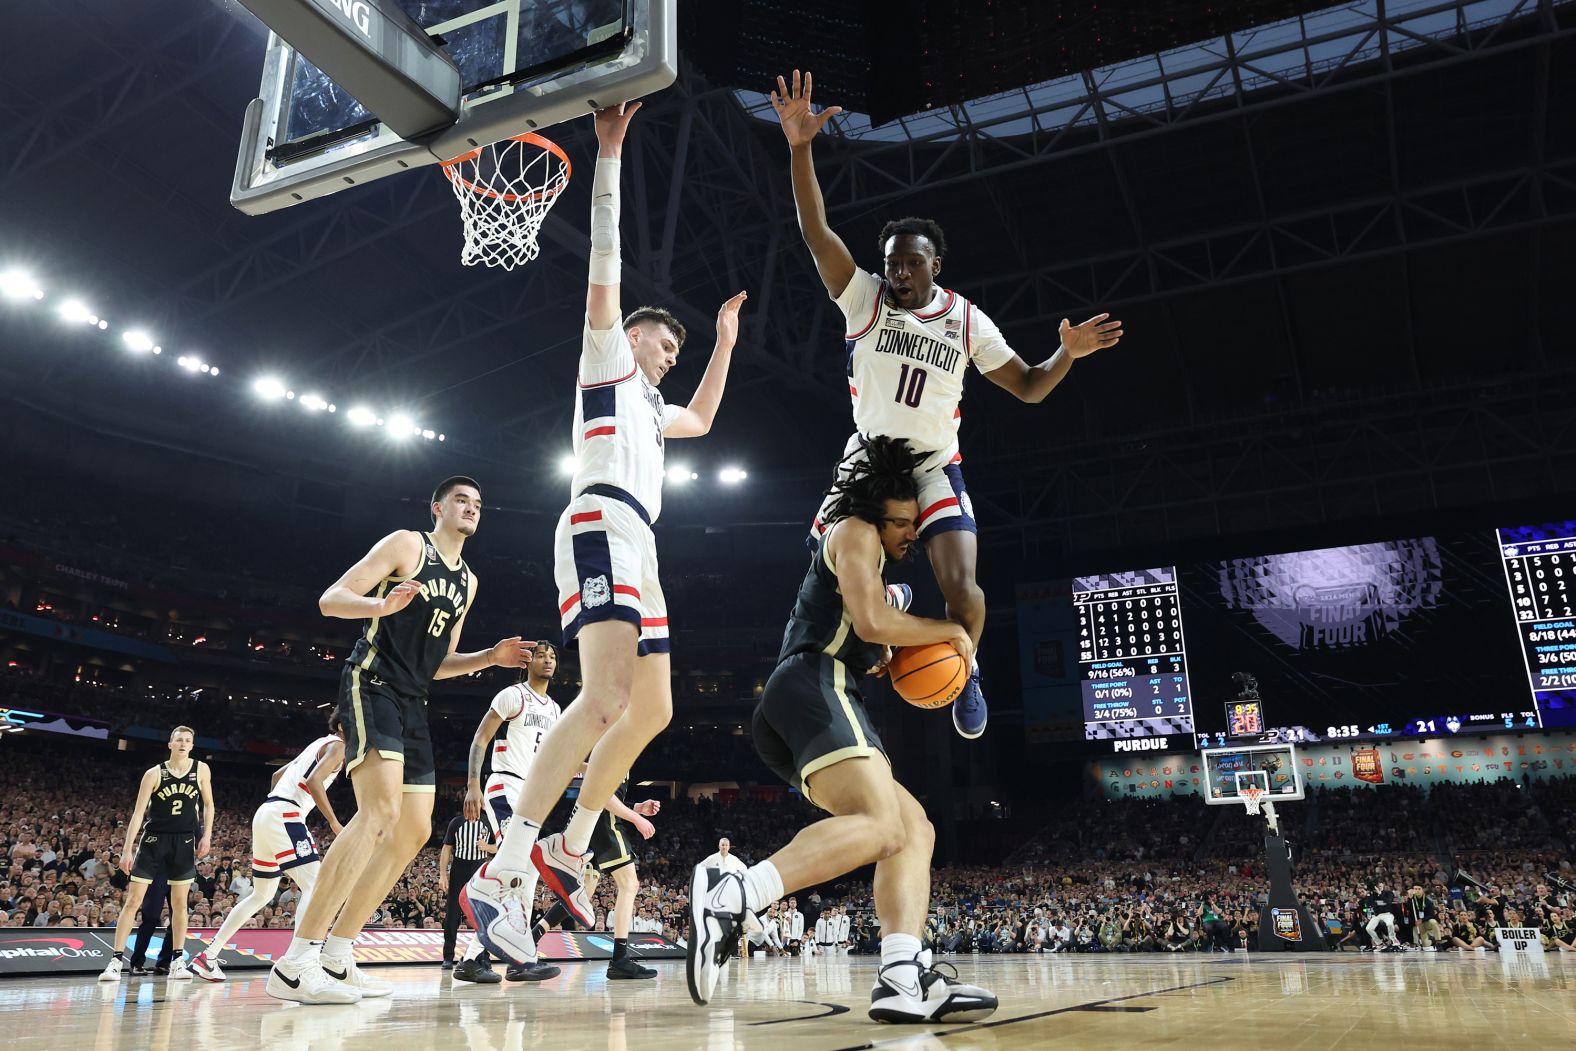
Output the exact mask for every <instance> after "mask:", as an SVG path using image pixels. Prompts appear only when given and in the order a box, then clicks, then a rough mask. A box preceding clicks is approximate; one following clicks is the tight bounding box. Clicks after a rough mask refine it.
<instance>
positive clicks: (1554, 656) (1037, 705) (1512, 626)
mask: <svg viewBox="0 0 1576 1051" xmlns="http://www.w3.org/2000/svg"><path fill="white" fill-rule="evenodd" d="M1039 588H1040V591H1039V593H1043V594H1046V595H1054V594H1068V595H1070V597H1071V601H1070V602H1062V603H1057V602H1047V601H1039V602H1026V601H1024V598H1023V593H1021V594H1020V604H1019V633H1020V642H1021V643H1022V644H1023V646H1024V648H1025V649H1026V650H1031V649H1032V648H1034V647H1038V651H1037V652H1043V650H1044V649H1045V647H1046V645H1047V640H1049V639H1053V638H1057V637H1067V636H1070V635H1073V633H1076V635H1075V636H1074V637H1075V638H1076V645H1077V657H1078V661H1077V663H1076V665H1074V664H1073V662H1068V664H1067V667H1066V668H1065V670H1064V671H1062V672H1060V673H1059V674H1060V675H1061V678H1057V677H1056V676H1054V675H1047V674H1045V669H1044V668H1043V667H1038V668H1037V667H1036V666H1035V665H1033V664H1031V663H1030V662H1027V661H1026V662H1025V664H1024V671H1025V674H1024V710H1025V722H1026V726H1027V729H1028V736H1029V739H1030V740H1031V741H1054V740H1064V741H1065V740H1069V739H1071V735H1070V733H1069V730H1070V729H1071V727H1070V725H1069V724H1070V723H1071V718H1070V717H1071V716H1072V714H1073V708H1074V706H1076V708H1077V710H1078V713H1079V715H1081V717H1082V720H1083V734H1082V736H1083V738H1084V739H1085V740H1086V741H1088V742H1090V743H1091V747H1095V748H1098V749H1099V750H1101V751H1121V752H1134V751H1146V750H1156V749H1163V748H1169V749H1172V750H1175V749H1178V748H1192V747H1206V746H1207V747H1221V746H1224V745H1227V744H1231V743H1233V742H1236V743H1252V742H1271V741H1291V742H1297V743H1302V742H1313V741H1323V740H1348V739H1367V740H1384V739H1387V738H1397V737H1416V736H1430V737H1432V736H1439V735H1449V734H1459V733H1480V732H1488V731H1497V732H1504V731H1506V730H1523V731H1526V730H1538V729H1542V728H1547V727H1570V726H1576V523H1554V524H1547V525H1537V526H1521V527H1514V528H1510V527H1507V528H1503V529H1499V530H1476V531H1472V532H1461V533H1453V534H1440V535H1437V536H1415V537H1403V538H1398V539H1389V540H1376V541H1372V542H1367V543H1359V544H1347V545H1341V546H1336V547H1328V548H1319V549H1313V550H1304V551H1286V552H1278V553H1265V554H1244V555H1241V556H1239V557H1232V558H1223V559H1215V560H1211V561H1206V562H1192V563H1184V564H1181V565H1178V566H1176V567H1162V568H1159V569H1135V570H1122V571H1109V572H1102V573H1091V574H1088V575H1085V576H1079V577H1075V578H1073V579H1072V580H1071V581H1068V582H1066V583H1064V584H1062V585H1059V586H1058V585H1055V584H1054V583H1052V584H1048V585H1041V586H1039ZM1062 588H1065V589H1066V590H1065V592H1063V591H1062V590H1061V589H1062ZM1030 597H1033V596H1032V595H1031V596H1030ZM1245 684H1246V685H1245ZM1244 698H1247V699H1250V700H1252V701H1256V702H1257V705H1258V707H1257V708H1256V709H1254V716H1255V718H1254V719H1253V720H1242V719H1233V718H1232V716H1231V712H1232V711H1234V710H1241V708H1242V701H1243V700H1244ZM1245 725H1250V726H1251V727H1252V732H1251V733H1245V732H1244V730H1243V727H1244V726H1245ZM1095 742H1099V743H1098V744H1096V743H1095Z"/></svg>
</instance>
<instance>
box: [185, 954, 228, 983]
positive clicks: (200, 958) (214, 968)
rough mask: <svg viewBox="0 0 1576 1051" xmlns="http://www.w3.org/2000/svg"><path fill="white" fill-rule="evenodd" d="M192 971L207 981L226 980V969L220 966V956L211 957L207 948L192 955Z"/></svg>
mask: <svg viewBox="0 0 1576 1051" xmlns="http://www.w3.org/2000/svg"><path fill="white" fill-rule="evenodd" d="M192 973H193V974H195V975H196V976H197V977H199V978H201V979H202V980H203V981H205V982H222V981H224V980H225V973H224V969H223V968H221V967H220V966H219V958H218V957H217V956H215V957H213V958H212V959H210V958H209V957H208V951H207V950H206V949H204V950H203V951H202V952H200V953H198V954H197V955H196V956H193V957H192Z"/></svg>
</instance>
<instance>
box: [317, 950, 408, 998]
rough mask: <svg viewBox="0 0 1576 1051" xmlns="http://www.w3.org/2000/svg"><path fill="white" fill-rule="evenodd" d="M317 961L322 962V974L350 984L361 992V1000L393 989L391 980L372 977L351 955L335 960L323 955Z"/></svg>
mask: <svg viewBox="0 0 1576 1051" xmlns="http://www.w3.org/2000/svg"><path fill="white" fill-rule="evenodd" d="M319 962H320V963H321V964H322V967H323V973H324V974H326V975H328V976H329V977H330V978H332V979H334V981H336V982H339V983H340V984H342V985H348V986H350V987H351V988H352V989H354V990H356V992H358V993H360V994H361V998H362V999H363V1000H371V999H373V998H374V997H378V996H387V995H389V994H390V993H392V992H393V991H394V984H393V983H392V982H386V981H384V980H383V979H382V978H374V977H372V976H371V975H370V974H368V973H366V972H365V971H363V970H362V969H361V968H359V967H357V966H356V961H355V959H354V958H352V957H348V956H347V957H345V958H344V959H338V960H336V959H334V958H333V957H331V956H324V957H322V958H321V960H320V961H319Z"/></svg>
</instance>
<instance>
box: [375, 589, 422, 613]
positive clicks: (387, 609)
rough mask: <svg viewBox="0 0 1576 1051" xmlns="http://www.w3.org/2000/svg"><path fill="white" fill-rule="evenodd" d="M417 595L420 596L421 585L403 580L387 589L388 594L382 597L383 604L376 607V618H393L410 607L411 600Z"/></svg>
mask: <svg viewBox="0 0 1576 1051" xmlns="http://www.w3.org/2000/svg"><path fill="white" fill-rule="evenodd" d="M419 594H421V585H420V584H418V583H416V582H415V581H414V580H405V581H401V582H400V583H398V584H395V585H394V586H393V587H392V588H390V589H389V593H388V594H387V595H384V596H383V603H382V605H380V606H379V607H378V616H380V617H389V616H393V615H394V614H395V613H398V612H399V611H400V610H402V609H404V608H405V607H406V606H408V605H410V603H411V600H412V599H414V598H415V597H416V596H417V595H419Z"/></svg>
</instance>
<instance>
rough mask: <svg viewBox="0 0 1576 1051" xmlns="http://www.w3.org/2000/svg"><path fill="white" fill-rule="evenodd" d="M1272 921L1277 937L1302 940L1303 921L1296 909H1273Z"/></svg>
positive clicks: (1295, 940) (1290, 940)
mask: <svg viewBox="0 0 1576 1051" xmlns="http://www.w3.org/2000/svg"><path fill="white" fill-rule="evenodd" d="M1270 923H1271V925H1272V926H1271V929H1272V930H1273V931H1274V932H1275V936H1276V937H1277V938H1284V939H1286V940H1287V941H1289V942H1300V941H1302V921H1301V920H1299V919H1298V918H1297V910H1296V909H1271V910H1270Z"/></svg>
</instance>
